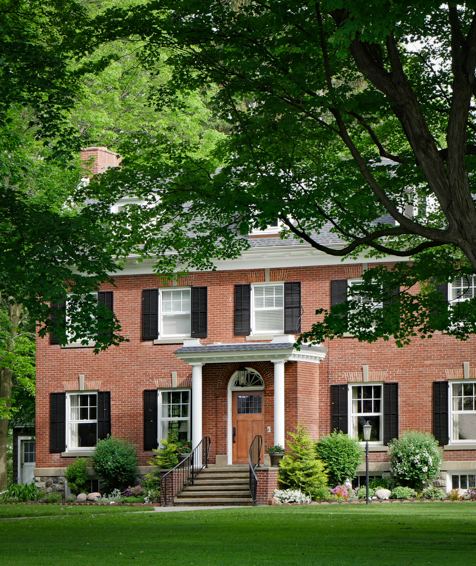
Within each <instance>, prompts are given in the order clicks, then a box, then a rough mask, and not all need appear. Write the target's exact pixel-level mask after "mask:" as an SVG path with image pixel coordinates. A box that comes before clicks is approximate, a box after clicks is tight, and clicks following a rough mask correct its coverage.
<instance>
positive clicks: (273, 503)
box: [270, 497, 279, 505]
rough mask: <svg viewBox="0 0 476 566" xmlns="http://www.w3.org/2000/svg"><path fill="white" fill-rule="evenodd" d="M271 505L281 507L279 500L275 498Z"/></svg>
mask: <svg viewBox="0 0 476 566" xmlns="http://www.w3.org/2000/svg"><path fill="white" fill-rule="evenodd" d="M270 504H271V505H279V503H278V500H277V499H276V498H275V497H273V498H272V499H271V503H270Z"/></svg>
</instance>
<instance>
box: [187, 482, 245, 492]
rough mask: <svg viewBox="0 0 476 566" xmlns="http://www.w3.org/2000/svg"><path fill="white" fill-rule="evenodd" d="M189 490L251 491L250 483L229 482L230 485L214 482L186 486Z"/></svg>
mask: <svg viewBox="0 0 476 566" xmlns="http://www.w3.org/2000/svg"><path fill="white" fill-rule="evenodd" d="M186 491H187V492H189V491H190V492H192V491H249V486H248V484H247V483H246V484H236V483H235V484H229V485H212V484H198V482H197V483H195V485H189V486H188V487H187V488H186Z"/></svg>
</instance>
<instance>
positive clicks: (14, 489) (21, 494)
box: [1, 483, 39, 501]
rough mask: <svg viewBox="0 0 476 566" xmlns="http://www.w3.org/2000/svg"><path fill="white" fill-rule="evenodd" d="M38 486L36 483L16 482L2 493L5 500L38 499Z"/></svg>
mask: <svg viewBox="0 0 476 566" xmlns="http://www.w3.org/2000/svg"><path fill="white" fill-rule="evenodd" d="M38 496H39V494H38V488H37V487H36V484H34V483H14V484H12V485H11V486H10V487H9V488H8V489H7V490H6V491H3V492H2V494H1V499H2V500H3V501H7V500H14V501H37V500H38Z"/></svg>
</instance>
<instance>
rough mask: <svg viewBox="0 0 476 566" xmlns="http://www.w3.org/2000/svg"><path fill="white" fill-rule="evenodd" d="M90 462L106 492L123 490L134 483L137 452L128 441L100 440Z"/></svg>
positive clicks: (108, 438) (111, 438)
mask: <svg viewBox="0 0 476 566" xmlns="http://www.w3.org/2000/svg"><path fill="white" fill-rule="evenodd" d="M91 460H92V463H93V468H94V471H95V472H96V473H97V475H98V476H99V477H100V478H101V482H102V483H103V485H104V486H105V488H106V490H108V491H109V490H113V489H116V488H117V489H120V490H124V489H125V488H126V487H127V486H128V485H132V484H134V483H135V480H136V475H137V465H138V459H137V451H136V447H135V446H134V445H133V444H131V442H129V441H128V440H125V439H122V438H115V437H114V436H108V437H107V438H105V439H104V440H100V441H99V442H98V443H97V446H96V450H95V451H94V454H93V456H92V458H91Z"/></svg>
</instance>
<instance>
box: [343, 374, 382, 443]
mask: <svg viewBox="0 0 476 566" xmlns="http://www.w3.org/2000/svg"><path fill="white" fill-rule="evenodd" d="M349 389H350V435H351V436H352V438H356V439H358V440H359V441H361V442H362V441H363V440H364V429H363V426H364V425H365V423H367V422H368V423H369V424H370V425H371V426H372V430H371V432H370V440H371V441H372V442H382V441H383V434H382V432H383V426H382V420H383V398H382V393H383V391H382V390H383V387H382V385H351V386H350V388H349Z"/></svg>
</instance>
